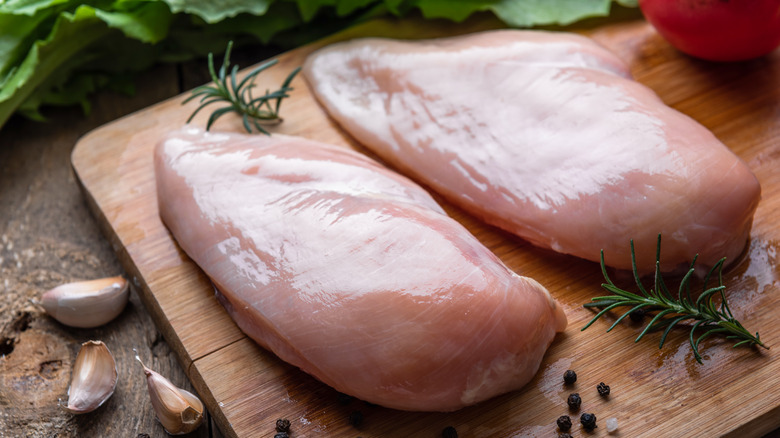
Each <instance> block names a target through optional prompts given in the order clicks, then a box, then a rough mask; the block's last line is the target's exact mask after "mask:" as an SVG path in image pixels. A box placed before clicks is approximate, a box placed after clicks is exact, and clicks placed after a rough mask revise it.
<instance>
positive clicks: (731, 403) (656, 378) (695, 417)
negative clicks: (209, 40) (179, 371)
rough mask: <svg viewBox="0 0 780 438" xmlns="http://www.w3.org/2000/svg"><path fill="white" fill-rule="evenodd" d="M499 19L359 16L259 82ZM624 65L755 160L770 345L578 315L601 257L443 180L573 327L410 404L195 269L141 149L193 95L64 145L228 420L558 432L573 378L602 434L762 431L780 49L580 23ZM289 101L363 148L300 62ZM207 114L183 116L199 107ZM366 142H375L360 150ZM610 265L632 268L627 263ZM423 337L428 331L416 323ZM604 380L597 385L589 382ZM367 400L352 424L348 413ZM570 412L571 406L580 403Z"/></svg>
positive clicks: (314, 431) (292, 123)
mask: <svg viewBox="0 0 780 438" xmlns="http://www.w3.org/2000/svg"><path fill="white" fill-rule="evenodd" d="M494 25H495V23H486V22H478V21H477V22H469V23H467V24H465V25H463V26H460V27H457V28H455V29H453V28H452V27H451V26H445V25H438V24H436V23H431V22H426V23H425V24H421V23H419V22H414V21H407V22H396V21H384V22H374V23H369V24H366V25H363V26H360V27H358V28H354V29H352V30H350V31H347V32H345V33H342V34H339V35H337V36H335V37H333V38H330V39H329V40H327V41H324V42H321V43H318V44H314V45H311V46H306V47H303V48H300V49H297V50H294V51H292V52H288V53H286V54H284V55H282V56H280V57H279V60H280V62H279V65H278V66H276V67H274V68H272V69H271V70H269V71H267V73H264V76H263V77H262V78H261V79H260V81H261V82H260V84H259V85H260V88H265V87H266V86H268V87H273V86H275V85H277V84H279V83H281V81H282V80H283V79H284V77H285V76H286V75H287V73H288V72H289V71H290V70H291V69H292V68H294V67H296V66H298V65H300V64H301V63H302V61H303V59H304V58H305V56H306V55H307V54H308V53H310V52H311V51H312V50H313V49H315V48H316V47H319V46H321V45H323V44H326V43H327V42H331V41H335V40H338V39H346V38H351V37H355V36H367V35H380V36H393V37H397V38H411V37H430V36H437V35H446V34H454V33H467V32H470V31H474V30H479V29H484V28H488V27H492V26H494ZM587 33H588V34H590V35H591V36H592V37H593V38H594V39H596V40H597V41H599V42H601V43H602V44H604V45H605V46H607V47H608V48H610V49H612V50H613V51H615V52H616V53H617V54H618V55H619V56H620V57H622V58H623V59H625V60H626V61H627V62H628V63H629V64H630V66H631V69H632V72H633V73H634V75H635V77H636V78H637V80H639V81H640V82H642V83H645V84H647V85H648V86H650V87H651V88H653V89H654V90H656V92H657V93H658V94H659V95H660V96H661V98H662V99H664V101H665V102H667V103H668V104H670V105H672V106H674V107H676V108H678V109H680V110H681V111H683V112H685V113H687V114H689V115H690V116H692V117H693V118H695V119H697V120H699V121H701V122H702V123H703V124H704V125H705V126H707V127H708V128H710V129H711V130H713V131H714V133H715V134H716V135H717V136H718V137H719V138H720V139H721V140H722V141H723V142H724V143H726V144H727V145H728V146H729V147H731V148H732V149H733V150H734V151H735V152H736V153H737V154H739V155H740V156H741V157H742V158H743V159H744V160H745V161H746V162H747V163H748V164H749V166H750V167H751V168H752V169H753V171H754V172H755V173H756V175H757V176H758V178H759V180H760V182H761V185H762V188H763V196H762V201H761V204H760V205H759V208H758V211H757V213H756V217H755V221H754V229H753V232H752V235H751V241H750V246H749V249H748V250H747V251H746V254H745V256H744V257H743V258H742V259H741V260H740V261H738V262H737V263H736V265H735V266H734V267H733V268H732V269H730V270H729V271H728V272H727V273H725V281H726V282H727V284H728V285H729V292H728V294H729V295H728V297H729V300H730V304H731V308H732V310H733V311H734V313H735V315H736V316H737V317H738V318H739V319H740V320H742V321H743V322H744V324H745V325H746V327H747V328H748V329H751V330H754V331H760V333H761V337H762V339H763V340H765V342H766V343H767V344H768V345H770V346H773V347H774V348H772V349H771V350H769V351H758V350H754V349H738V350H731V349H730V346H729V344H727V343H725V342H723V341H721V340H718V339H708V340H707V341H705V342H704V343H703V344H702V345H703V347H702V352H703V355H704V358H705V360H704V364H703V365H698V364H696V363H695V361H694V359H693V355H692V352H691V349H690V346H689V345H688V344H687V331H685V330H680V331H677V332H675V333H673V334H672V335H670V337H669V339H668V340H667V345H666V346H665V347H664V348H663V349H662V350H658V348H657V342H658V335H650V336H648V338H647V339H645V340H643V341H642V342H640V343H636V344H635V343H634V342H633V339H634V338H635V337H636V336H637V334H638V331H639V326H638V325H636V324H633V323H630V322H626V323H624V324H622V325H620V326H619V327H617V328H616V329H615V330H613V332H611V333H604V331H605V330H606V328H607V327H608V325H607V324H608V323H609V322H610V318H606V321H600V322H597V323H596V324H595V325H594V326H593V327H592V328H590V329H588V331H586V332H581V331H580V330H579V328H580V327H582V326H583V325H584V324H585V323H586V322H587V321H588V320H589V319H590V318H591V317H592V315H593V313H592V312H590V311H588V310H585V309H583V308H582V307H581V304H582V303H584V302H587V301H589V300H590V298H591V297H594V296H597V295H600V294H603V291H602V290H601V289H600V287H599V284H600V283H601V281H602V279H601V275H600V269H599V267H598V265H597V264H594V263H591V262H587V261H583V260H579V259H574V258H572V257H568V256H564V255H561V254H557V253H553V252H551V251H547V250H542V249H538V248H534V247H532V246H530V245H529V244H527V243H526V242H524V241H522V240H520V239H518V238H516V237H513V236H511V235H509V234H507V233H504V232H502V231H500V230H497V229H495V228H492V227H488V226H485V225H483V224H481V223H479V222H478V221H476V220H475V219H473V218H472V217H470V216H468V215H467V214H465V213H464V212H462V211H461V210H459V209H457V208H456V207H452V206H450V205H449V204H447V203H446V202H444V201H443V200H441V199H440V198H437V200H438V201H440V202H441V204H442V205H443V206H444V208H445V209H446V210H447V212H448V213H449V214H450V215H452V216H453V217H455V218H456V219H457V220H459V221H461V222H462V223H463V224H464V225H465V226H466V227H467V228H469V229H470V230H471V231H472V232H473V233H474V234H475V235H476V236H477V237H478V238H479V239H480V240H481V241H482V242H483V243H484V244H485V245H487V246H488V247H489V248H491V249H492V250H493V251H494V252H495V253H496V254H497V255H498V256H499V257H500V258H501V259H502V260H503V261H504V262H505V263H506V264H507V265H508V266H509V267H510V268H511V269H513V270H515V271H516V272H518V273H520V274H522V275H528V276H531V277H533V278H536V279H538V280H539V281H540V282H541V283H543V284H544V285H545V286H546V287H547V288H548V289H549V290H550V291H551V293H552V294H553V295H554V296H555V297H556V298H557V299H558V300H559V302H560V303H561V304H562V305H563V306H564V309H565V310H566V313H567V315H568V317H569V322H570V327H569V328H568V329H567V330H566V332H565V333H563V334H560V335H559V336H558V337H557V338H556V341H555V342H554V343H553V345H552V346H551V348H550V349H549V351H548V353H547V355H546V356H545V359H544V361H543V364H542V367H541V369H540V371H539V373H538V374H537V376H536V377H535V378H534V380H533V381H532V382H531V383H530V384H529V385H527V386H526V387H525V388H524V389H523V390H521V391H517V392H514V393H511V394H507V395H504V396H500V397H497V398H495V399H492V400H489V401H487V402H484V403H481V404H479V405H477V406H473V407H470V408H466V409H462V410H460V411H458V412H454V413H448V414H436V413H433V414H431V413H408V412H400V411H394V410H389V409H385V408H381V407H377V406H373V405H367V404H365V403H363V402H360V401H357V400H352V401H349V402H343V400H341V402H340V398H339V396H338V394H336V392H335V391H334V390H333V389H331V388H328V387H327V386H325V385H323V384H321V383H319V382H317V381H315V380H314V379H312V378H311V377H309V376H307V375H306V374H304V373H302V372H301V371H299V370H297V369H295V368H293V367H290V366H289V365H287V364H284V363H283V362H281V361H280V360H279V359H277V358H276V357H275V356H273V355H272V354H270V353H268V352H266V351H264V350H262V349H260V348H259V347H257V346H256V345H255V344H254V343H253V342H251V341H250V340H249V339H247V338H246V337H245V336H244V335H243V334H242V333H241V332H240V331H239V330H238V329H237V328H236V326H235V325H234V324H233V323H232V321H231V320H230V319H229V317H228V316H227V314H226V313H225V312H224V310H223V309H222V308H221V307H220V306H219V304H218V303H217V301H216V300H215V298H214V294H213V290H212V288H211V286H210V285H209V282H208V281H207V279H206V277H205V276H204V275H203V274H202V273H201V272H200V271H199V269H198V268H197V267H195V266H194V265H193V263H192V262H191V261H190V260H189V259H188V258H187V257H186V256H185V255H184V254H183V253H182V252H181V251H180V250H179V248H178V247H177V246H176V244H175V242H174V241H173V239H172V237H171V235H170V234H169V233H168V231H167V230H166V229H165V227H164V226H163V224H162V223H161V221H160V219H159V217H158V211H157V200H156V197H155V189H154V173H153V168H152V149H153V147H154V145H155V144H156V143H157V142H158V141H159V140H160V138H161V137H162V136H164V134H165V133H166V132H167V131H169V130H172V129H176V128H178V127H179V126H181V125H182V124H183V123H184V121H185V120H186V118H187V117H188V115H189V113H190V112H191V111H192V109H193V108H194V106H192V105H188V106H181V101H182V100H183V98H184V96H180V97H176V98H173V99H170V100H168V101H165V102H162V103H160V104H158V105H155V106H153V107H150V108H148V109H146V110H143V111H141V112H139V113H136V114H133V115H131V116H129V117H127V118H125V119H122V120H118V121H116V122H113V123H111V124H108V125H106V126H104V127H102V128H100V129H98V130H96V131H93V132H92V133H90V134H89V135H87V136H85V137H84V138H82V139H81V140H80V142H79V144H78V145H77V147H76V149H75V150H74V153H73V156H72V162H73V166H74V168H75V170H76V173H77V175H78V178H79V179H80V181H81V183H82V184H83V187H84V191H85V193H86V196H87V197H88V198H89V199H90V202H91V203H92V206H93V208H94V210H95V212H96V214H97V215H98V217H99V219H100V221H101V222H102V223H104V224H105V229H106V232H107V234H108V236H109V237H110V240H111V241H112V243H113V245H114V247H115V249H116V250H117V251H118V253H119V257H120V260H121V261H122V263H123V264H124V266H125V268H126V269H127V270H128V272H130V273H131V274H132V276H133V280H134V282H135V284H136V286H137V287H138V288H139V289H140V290H141V292H142V293H141V295H142V299H143V301H144V303H145V304H146V306H147V307H148V308H149V311H150V312H151V313H152V316H153V317H154V319H155V322H156V323H157V325H158V327H159V329H160V330H161V331H162V333H163V334H164V336H165V338H166V339H167V340H168V342H169V343H170V344H171V345H172V348H173V349H174V351H175V352H176V354H177V355H178V356H179V358H180V361H181V362H182V363H184V364H185V365H186V366H187V371H188V375H189V376H190V378H191V379H192V382H193V385H194V386H195V387H196V389H197V390H198V393H199V394H200V395H201V397H202V398H203V399H204V401H205V402H206V403H207V405H208V407H209V409H210V411H211V412H212V413H213V414H214V415H215V418H216V420H217V423H218V424H219V426H220V428H221V429H222V431H223V433H224V434H225V435H227V436H241V437H248V436H272V435H273V426H274V421H275V419H277V418H282V417H285V418H288V419H290V420H291V421H292V430H293V436H295V437H314V436H362V437H388V436H390V437H394V436H399V437H400V436H404V437H406V436H414V437H417V436H419V437H437V436H440V435H441V431H442V429H443V428H444V427H446V426H450V425H451V426H454V427H456V429H457V430H458V434H459V436H461V437H487V436H490V437H514V436H540V437H542V436H555V434H556V432H557V431H556V427H555V420H556V419H557V418H558V417H559V416H560V415H563V414H572V413H570V412H569V410H568V408H567V405H566V398H567V396H568V395H569V393H571V392H579V393H580V395H581V396H582V399H583V404H582V411H581V412H593V413H595V414H596V415H597V417H598V418H599V425H600V427H599V428H597V429H596V430H595V431H594V432H592V433H589V434H585V433H584V432H582V431H581V429H580V426H579V424H578V422H577V421H576V420H575V423H577V424H575V426H574V428H573V429H574V432H575V434H579V435H582V434H585V435H586V436H593V437H606V436H608V434H607V432H606V427H605V420H606V419H607V418H609V417H616V418H618V420H619V423H620V427H619V430H618V432H617V433H614V434H610V435H609V436H622V437H638V436H644V437H660V436H664V437H665V436H711V435H724V436H741V437H755V436H761V435H762V434H764V433H766V432H768V431H770V430H772V429H774V428H777V427H778V426H780V372H779V371H780V363H779V362H778V361H776V360H775V359H776V354H777V351H778V350H779V349H780V327H778V324H777V323H776V322H777V321H778V320H779V318H780V310H779V309H780V308H778V301H780V296H778V287H779V286H780V283H779V280H780V268H779V267H778V262H777V248H778V246H779V245H780V226H779V225H778V223H777V219H776V218H777V217H778V210H780V193H778V190H780V172H778V171H777V169H778V166H779V165H780V143H779V141H778V139H779V138H780V121H778V116H780V103H779V102H780V75H778V72H780V52H778V51H776V52H774V54H772V55H771V56H769V57H766V58H763V59H760V60H756V61H751V62H746V63H740V64H732V65H716V64H711V63H705V62H700V61H696V60H693V59H690V58H688V57H686V56H683V55H681V54H679V53H678V52H676V51H675V50H674V49H672V48H671V47H669V46H668V45H667V44H666V43H665V42H664V41H663V40H662V39H661V38H660V37H659V36H658V35H657V34H656V33H655V32H654V31H653V30H652V28H650V27H649V26H648V25H647V24H646V23H644V22H641V21H640V22H631V23H624V24H614V25H609V26H606V27H601V28H598V29H595V30H591V31H588V32H587ZM293 86H294V87H295V88H296V91H294V92H293V97H291V98H290V99H289V100H288V101H285V103H284V105H283V115H285V117H286V120H285V122H284V123H283V124H282V125H280V126H279V127H278V128H277V129H276V132H281V133H286V134H297V135H301V136H304V137H309V138H312V139H315V140H320V141H325V142H330V143H335V144H339V145H343V146H345V147H352V148H355V149H357V150H359V151H361V152H364V153H367V152H366V151H365V149H363V148H361V147H360V146H359V145H357V144H355V142H354V140H352V139H351V138H350V137H349V136H348V135H346V134H345V133H344V132H343V131H342V130H340V129H339V128H338V126H336V125H335V124H334V123H333V122H332V121H331V120H330V119H329V118H328V117H327V115H326V114H325V113H324V112H323V111H322V109H321V108H320V107H319V106H318V105H317V103H316V101H315V100H314V99H313V97H312V96H311V94H310V92H309V90H308V88H307V85H306V83H305V82H304V81H303V79H302V78H300V77H299V78H296V80H295V81H294V82H293ZM205 116H206V115H205V114H204V115H203V117H200V118H198V119H196V120H195V121H194V123H196V124H203V123H204V121H205V120H204V119H205ZM214 129H218V130H228V131H241V130H242V128H241V124H240V121H239V119H238V118H236V117H233V118H229V117H225V118H224V119H222V120H220V122H218V123H217V125H215V128H214ZM369 155H371V154H369ZM613 279H614V280H615V281H616V282H618V283H619V284H624V285H626V286H629V285H630V284H631V280H630V277H629V276H628V275H626V273H615V274H613ZM423 342H424V340H423ZM567 369H574V370H576V371H577V373H578V375H579V380H578V381H577V383H576V384H575V385H574V386H573V387H564V386H563V383H562V374H563V372H564V371H565V370H567ZM602 381H603V382H606V383H607V384H608V385H610V386H611V387H612V394H611V395H610V397H609V398H608V399H604V398H601V397H599V396H598V394H597V391H596V385H597V384H598V383H599V382H602ZM354 411H360V412H362V414H363V418H364V420H363V422H362V425H361V426H360V427H354V426H353V425H351V424H350V422H349V420H348V419H349V416H350V414H351V413H352V412H354ZM579 413H580V412H577V413H573V417H575V418H578V417H579Z"/></svg>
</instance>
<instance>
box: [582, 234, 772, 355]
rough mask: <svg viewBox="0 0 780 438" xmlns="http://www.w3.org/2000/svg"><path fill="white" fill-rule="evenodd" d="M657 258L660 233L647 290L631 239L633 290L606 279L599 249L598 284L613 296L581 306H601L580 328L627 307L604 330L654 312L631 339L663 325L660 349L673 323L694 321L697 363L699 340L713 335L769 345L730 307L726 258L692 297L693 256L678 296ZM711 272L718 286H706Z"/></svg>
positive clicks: (692, 335)
mask: <svg viewBox="0 0 780 438" xmlns="http://www.w3.org/2000/svg"><path fill="white" fill-rule="evenodd" d="M660 259H661V236H660V235H659V236H658V246H657V249H656V259H655V281H654V285H653V287H652V288H650V289H646V288H645V287H644V286H643V285H642V282H641V281H640V279H639V274H638V272H637V267H636V255H635V253H634V241H633V240H632V241H631V266H632V270H633V273H634V280H635V281H636V284H637V287H638V289H639V292H638V293H633V292H629V291H626V290H623V289H621V288H619V287H617V286H616V285H615V283H613V282H612V280H611V279H610V278H609V276H608V275H607V269H606V266H605V264H604V251H603V250H602V251H601V273H602V275H604V280H606V283H603V284H602V285H601V287H603V288H604V289H606V290H607V291H609V292H611V293H613V294H614V295H609V296H603V297H596V298H593V299H592V300H591V302H590V303H586V304H585V305H584V307H597V308H601V311H599V312H598V313H597V314H596V316H594V317H593V319H591V320H590V322H588V323H587V324H586V325H585V327H583V328H582V330H585V329H587V328H588V327H590V326H591V324H593V323H594V322H595V321H596V320H597V319H599V318H600V317H601V316H603V315H604V314H605V313H607V312H609V311H610V310H612V309H615V308H618V307H629V310H628V311H627V312H626V313H624V314H623V315H621V316H620V317H619V318H618V319H617V320H616V321H615V322H614V323H613V324H612V326H610V327H609V328H608V329H607V332H609V331H611V330H612V329H613V328H615V327H616V326H617V325H618V324H619V323H620V321H622V320H623V319H625V317H626V316H629V315H630V314H631V313H633V312H636V311H640V310H646V311H649V312H656V313H655V314H654V315H653V316H652V319H651V320H650V322H649V323H648V324H647V326H646V327H645V328H644V329H643V330H642V332H641V333H640V334H639V336H638V337H637V338H636V339H635V340H634V342H639V340H640V339H642V337H644V336H645V334H647V333H648V332H649V331H653V330H660V329H662V328H663V329H664V331H663V334H662V335H661V341H660V343H659V345H658V348H661V347H663V345H664V342H665V341H666V337H667V336H668V335H669V332H670V331H671V330H672V328H673V327H674V326H676V325H677V324H679V323H681V322H683V321H689V322H693V325H692V326H691V329H690V334H689V335H688V340H689V342H690V344H691V347H692V348H693V355H694V357H695V358H696V361H697V362H699V363H702V357H701V354H700V353H699V344H700V343H701V341H702V340H704V339H706V338H708V337H710V336H712V335H715V334H722V335H725V336H726V338H727V339H731V340H733V341H735V343H734V347H739V346H751V345H758V346H760V347H764V348H766V349H769V347H767V346H766V345H764V343H763V342H761V339H760V338H759V336H758V332H756V334H755V336H754V335H753V334H751V333H750V332H749V331H747V330H746V329H745V328H744V327H743V326H742V324H740V322H739V321H737V320H736V319H735V318H734V315H733V314H732V313H731V310H730V309H729V305H728V302H727V301H726V295H725V293H724V290H725V289H726V286H724V285H723V276H722V270H723V262H724V261H725V260H726V259H725V258H722V259H721V260H720V261H719V262H718V263H716V264H715V266H713V267H712V269H710V271H709V273H708V274H707V275H706V276H705V278H704V286H703V291H702V293H701V295H699V297H698V298H696V299H695V300H694V299H693V297H691V288H690V280H691V278H692V277H693V272H694V268H693V266H694V264H695V263H696V257H694V258H693V262H692V263H691V266H690V268H689V269H688V272H687V273H686V274H685V276H684V277H683V279H682V281H681V282H680V286H679V289H678V294H677V298H675V297H673V296H672V294H671V293H670V292H669V289H668V288H667V287H666V284H665V283H664V281H663V278H661V271H660V266H661V263H660ZM714 275H717V281H718V285H717V286H714V287H710V288H708V287H707V283H708V282H709V280H710V279H711V277H713V276H714ZM716 295H720V300H721V302H720V306H717V305H716V304H715V302H714V297H715V296H716ZM651 315H652V314H651ZM694 321H695V322H694ZM697 331H698V332H700V333H701V334H700V335H699V336H698V337H696V332H697Z"/></svg>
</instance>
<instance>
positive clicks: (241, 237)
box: [155, 128, 566, 411]
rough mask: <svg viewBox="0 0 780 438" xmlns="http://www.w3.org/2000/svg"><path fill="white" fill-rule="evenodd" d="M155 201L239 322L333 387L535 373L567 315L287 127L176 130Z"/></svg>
mask: <svg viewBox="0 0 780 438" xmlns="http://www.w3.org/2000/svg"><path fill="white" fill-rule="evenodd" d="M155 169H156V177H157V193H158V200H159V206H160V215H161V217H162V219H163V221H164V223H165V224H166V226H167V227H168V228H169V229H170V231H171V232H172V233H173V235H174V237H175V238H176V240H177V242H178V243H179V245H180V246H181V247H182V248H183V249H184V250H185V251H186V252H187V254H188V255H189V256H190V257H191V258H192V259H193V260H194V261H195V262H196V263H197V264H198V265H199V266H200V267H201V268H202V269H203V270H204V271H205V272H206V274H207V275H208V276H209V277H210V278H211V279H212V281H213V282H214V284H215V285H216V287H217V289H218V290H219V291H220V293H221V295H222V296H221V299H222V301H223V304H225V306H226V308H227V309H228V311H229V312H230V314H231V316H232V317H233V319H234V320H235V321H236V323H237V324H238V325H239V327H240V328H241V329H242V330H243V331H244V332H245V333H247V334H248V335H249V336H250V337H251V338H253V339H254V340H255V341H257V342H258V343H259V344H260V345H261V346H263V347H265V348H267V349H269V350H271V351H273V352H274V353H275V354H276V355H278V356H279V357H280V358H281V359H283V360H285V361H286V362H289V363H291V364H293V365H295V366H298V367H299V368H301V369H302V370H304V371H305V372H307V373H309V374H311V375H313V376H315V377H316V378H318V379H319V380H321V381H323V382H324V383H326V384H328V385H330V386H332V387H334V388H336V389H337V390H339V391H342V392H344V393H347V394H350V395H353V396H356V397H358V398H361V399H363V400H366V401H370V402H373V403H377V404H380V405H383V406H387V407H391V408H397V409H404V410H421V411H450V410H455V409H458V408H460V407H463V406H467V405H470V404H473V403H476V402H479V401H481V400H484V399H487V398H489V397H492V396H495V395H497V394H501V393H504V392H508V391H512V390H514V389H517V388H520V387H521V386H523V385H524V384H525V383H527V382H528V381H529V380H530V379H531V378H532V377H533V375H534V374H535V373H536V371H537V369H538V367H539V364H540V362H541V359H542V356H543V355H544V352H545V351H546V349H547V347H548V346H549V345H550V343H551V342H552V340H553V338H554V336H555V333H556V332H558V331H563V329H564V328H565V326H566V317H565V316H564V314H563V311H562V310H561V308H560V306H559V305H557V304H556V302H555V301H554V300H553V299H552V298H551V297H550V295H549V293H548V292H547V290H546V289H545V288H544V287H542V286H541V285H540V284H539V283H537V282H536V281H534V280H532V279H529V278H526V277H521V276H518V275H517V274H515V273H513V272H511V271H510V270H509V269H508V268H507V267H506V266H505V265H504V264H503V263H501V261H500V260H499V259H498V258H497V257H496V256H495V255H494V254H493V253H492V252H490V250H488V249H487V248H485V247H484V246H483V245H482V244H481V243H480V242H479V241H478V240H477V239H476V238H474V237H473V236H472V235H471V234H470V233H469V232H468V231H467V230H466V229H465V228H463V227H462V226H461V225H460V224H459V223H458V222H456V221H455V220H453V219H451V218H450V217H448V216H447V215H446V214H445V213H444V212H443V211H442V210H441V208H440V207H439V206H438V205H437V204H436V203H435V201H434V200H433V199H432V198H431V197H430V195H428V193H427V192H425V191H424V190H423V189H421V188H420V187H419V186H417V185H416V184H414V183H412V182H411V181H410V180H408V179H406V178H405V177H403V176H400V175H398V174H396V173H393V172H391V171H389V170H387V169H386V168H384V167H382V166H380V165H379V164H377V163H375V162H373V161H371V160H370V159H368V158H366V157H364V156H363V155H361V154H358V153H356V152H354V151H350V150H347V149H343V148H338V147H335V146H329V145H325V144H321V143H316V142H313V141H308V140H304V139H301V138H295V137H285V136H281V135H274V136H273V137H266V136H260V135H257V136H248V135H242V134H225V133H204V132H203V131H201V130H199V129H197V128H185V129H183V130H181V131H178V132H174V133H172V134H171V135H170V137H169V138H168V139H167V140H165V141H164V142H162V143H161V144H160V145H158V147H157V149H156V153H155Z"/></svg>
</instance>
